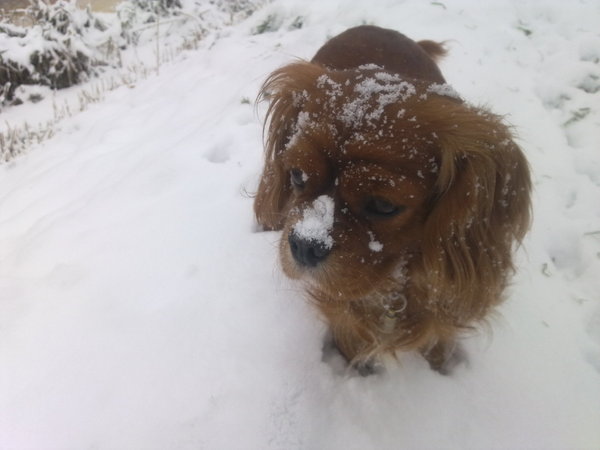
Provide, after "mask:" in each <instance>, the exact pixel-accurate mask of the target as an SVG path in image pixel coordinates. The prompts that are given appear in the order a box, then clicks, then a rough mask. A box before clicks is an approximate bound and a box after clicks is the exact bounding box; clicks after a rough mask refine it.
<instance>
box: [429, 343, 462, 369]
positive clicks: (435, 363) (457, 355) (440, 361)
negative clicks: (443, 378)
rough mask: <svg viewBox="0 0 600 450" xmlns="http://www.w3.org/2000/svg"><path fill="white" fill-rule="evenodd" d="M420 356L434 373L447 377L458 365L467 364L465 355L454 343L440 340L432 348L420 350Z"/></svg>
mask: <svg viewBox="0 0 600 450" xmlns="http://www.w3.org/2000/svg"><path fill="white" fill-rule="evenodd" d="M421 354H422V355H423V357H424V358H425V359H426V360H427V362H428V363H429V367H431V368H432V369H433V370H435V371H436V372H439V373H440V374H442V375H449V374H450V373H452V371H453V370H454V368H455V367H456V366H458V365H459V364H462V363H466V362H467V355H466V353H465V352H464V350H463V349H462V347H461V346H460V345H459V344H458V343H457V342H455V341H451V340H440V341H438V342H437V343H435V344H434V345H433V346H432V347H428V348H426V349H422V350H421Z"/></svg>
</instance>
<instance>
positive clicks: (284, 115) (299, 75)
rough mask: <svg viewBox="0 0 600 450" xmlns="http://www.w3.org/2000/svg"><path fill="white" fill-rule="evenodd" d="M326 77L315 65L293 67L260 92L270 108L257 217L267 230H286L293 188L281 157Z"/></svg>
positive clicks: (256, 201) (277, 73)
mask: <svg viewBox="0 0 600 450" xmlns="http://www.w3.org/2000/svg"><path fill="white" fill-rule="evenodd" d="M323 73H324V69H323V68H322V67H320V66H318V65H316V64H311V63H306V62H298V63H294V64H290V65H287V66H285V67H282V68H280V69H278V70H276V71H275V72H273V73H272V74H271V75H270V76H269V78H267V80H266V81H265V83H264V84H263V86H262V88H261V90H260V93H259V96H258V101H262V100H266V101H268V102H269V107H268V109H267V115H266V119H265V124H264V128H263V135H264V136H265V139H264V140H265V166H264V169H263V173H262V176H261V179H260V183H259V186H258V192H257V193H256V198H255V199H254V213H255V214H256V218H257V220H258V223H259V224H261V225H262V226H263V227H264V228H265V229H269V230H278V229H281V228H282V226H283V222H284V220H285V213H286V212H287V211H286V209H287V206H288V203H289V202H288V200H289V197H290V195H291V193H292V187H291V183H290V177H289V174H288V173H287V172H285V169H284V167H283V164H282V162H281V156H282V153H283V152H284V151H285V147H286V145H287V143H288V142H289V140H290V138H291V136H292V135H293V133H294V132H295V131H296V128H297V122H298V114H299V113H300V111H301V110H302V106H303V103H304V101H305V99H306V97H307V96H308V95H309V92H310V91H311V90H312V89H314V85H315V80H316V79H317V77H319V76H320V75H322V74H323Z"/></svg>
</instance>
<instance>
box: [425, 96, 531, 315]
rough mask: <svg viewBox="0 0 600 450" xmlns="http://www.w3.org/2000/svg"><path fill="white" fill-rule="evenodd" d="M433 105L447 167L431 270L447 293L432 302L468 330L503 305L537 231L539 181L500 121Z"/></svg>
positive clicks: (430, 233) (435, 211)
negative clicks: (515, 256)
mask: <svg viewBox="0 0 600 450" xmlns="http://www.w3.org/2000/svg"><path fill="white" fill-rule="evenodd" d="M428 103H429V104H428V105H427V108H426V110H425V111H424V116H425V117H424V119H425V120H426V122H428V123H429V125H430V126H431V127H432V129H434V130H435V133H436V136H437V138H438V141H439V142H438V143H439V147H440V155H439V160H440V167H439V174H438V180H437V186H436V194H435V197H434V198H433V199H432V209H431V212H430V214H429V216H428V218H427V220H426V223H425V235H426V236H427V241H426V242H424V244H423V264H424V270H425V271H426V273H427V276H428V277H429V279H432V278H433V279H434V280H435V281H434V283H432V284H431V285H432V286H437V287H438V290H439V291H438V292H435V293H432V294H431V295H432V297H433V298H432V299H430V300H433V301H434V302H435V303H436V304H438V307H440V308H442V309H443V310H444V313H445V314H451V315H452V316H455V318H456V320H457V323H461V321H462V320H469V319H473V318H481V317H483V316H484V315H485V313H486V311H487V310H488V309H489V308H490V307H491V306H493V304H495V303H496V302H498V301H500V297H501V293H502V290H503V289H504V287H505V285H506V282H507V277H508V275H509V274H510V273H511V272H512V271H513V264H512V251H513V248H514V245H515V244H519V243H520V242H521V240H522V239H523V237H524V235H525V233H526V231H527V229H528V228H529V224H530V216H531V215H530V190H531V180H530V176H529V167H528V164H527V161H526V159H525V157H524V156H523V153H522V152H521V150H520V149H519V147H518V146H517V145H516V144H515V143H514V142H513V137H512V134H511V132H510V130H509V128H508V127H507V126H506V125H504V124H503V123H502V120H501V118H500V117H498V116H495V115H493V114H491V113H489V112H487V111H485V110H482V109H478V108H474V107H470V106H468V105H465V104H463V103H457V102H453V101H449V100H447V99H444V98H432V99H430V101H429V102H428Z"/></svg>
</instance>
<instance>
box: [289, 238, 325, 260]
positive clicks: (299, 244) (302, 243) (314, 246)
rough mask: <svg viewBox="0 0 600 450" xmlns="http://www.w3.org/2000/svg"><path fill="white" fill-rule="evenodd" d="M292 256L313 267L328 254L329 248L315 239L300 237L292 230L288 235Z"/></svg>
mask: <svg viewBox="0 0 600 450" xmlns="http://www.w3.org/2000/svg"><path fill="white" fill-rule="evenodd" d="M288 242H289V243H290V250H291V252H292V256H293V257H294V259H295V260H296V261H297V262H298V264H301V265H303V266H308V267H315V266H316V265H317V264H319V263H320V262H321V261H323V260H324V259H325V258H327V255H329V252H330V251H331V249H329V248H327V247H325V245H323V244H322V243H320V242H319V241H315V240H307V239H302V238H301V237H299V236H297V235H296V234H294V233H293V232H292V233H290V235H289V237H288Z"/></svg>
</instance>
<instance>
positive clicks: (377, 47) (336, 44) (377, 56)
mask: <svg viewBox="0 0 600 450" xmlns="http://www.w3.org/2000/svg"><path fill="white" fill-rule="evenodd" d="M444 54H445V50H444V48H443V47H442V45H441V44H438V43H437V42H433V41H420V42H415V41H413V40H412V39H409V38H407V37H406V36H404V35H403V34H401V33H398V32H397V31H394V30H388V29H384V28H379V27H374V26H369V25H364V26H360V27H355V28H350V29H349V30H347V31H345V32H343V33H342V34H340V35H338V36H336V37H334V38H332V39H330V40H329V41H328V42H327V43H326V44H325V45H323V47H321V48H320V49H319V51H318V52H317V54H316V55H315V56H314V58H313V59H312V62H313V63H316V64H320V65H322V66H325V67H327V68H330V69H334V70H347V69H354V68H357V67H359V66H362V65H366V64H375V65H377V66H380V67H382V68H384V69H386V70H388V71H390V72H395V73H398V74H400V75H403V76H405V77H407V78H413V79H419V80H425V81H431V82H434V83H442V84H443V83H445V82H446V81H445V80H444V77H443V75H442V72H441V71H440V69H439V68H438V66H437V65H436V63H435V59H437V58H439V57H441V56H443V55H444Z"/></svg>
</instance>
